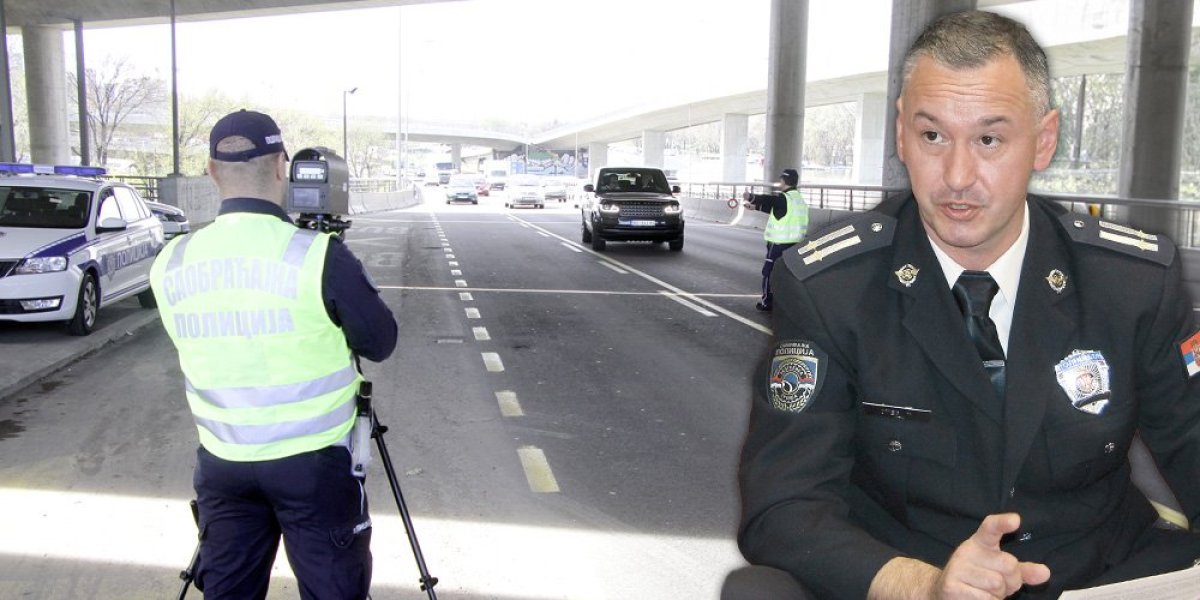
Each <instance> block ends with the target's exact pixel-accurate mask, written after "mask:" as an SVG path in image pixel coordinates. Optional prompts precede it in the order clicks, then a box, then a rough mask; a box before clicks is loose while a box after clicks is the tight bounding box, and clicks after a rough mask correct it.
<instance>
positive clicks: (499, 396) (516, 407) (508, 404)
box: [496, 390, 525, 417]
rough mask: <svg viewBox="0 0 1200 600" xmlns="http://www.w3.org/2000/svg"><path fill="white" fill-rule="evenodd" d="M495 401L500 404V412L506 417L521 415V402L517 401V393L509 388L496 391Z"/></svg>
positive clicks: (522, 414)
mask: <svg viewBox="0 0 1200 600" xmlns="http://www.w3.org/2000/svg"><path fill="white" fill-rule="evenodd" d="M496 403H497V404H499V405H500V414H502V415H504V416H506V417H523V416H525V411H523V410H521V403H520V402H518V401H517V393H516V392H513V391H510V390H500V391H499V392H496Z"/></svg>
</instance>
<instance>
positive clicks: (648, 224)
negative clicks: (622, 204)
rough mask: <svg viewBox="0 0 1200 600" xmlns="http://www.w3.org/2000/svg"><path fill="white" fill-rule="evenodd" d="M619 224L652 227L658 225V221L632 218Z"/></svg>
mask: <svg viewBox="0 0 1200 600" xmlns="http://www.w3.org/2000/svg"><path fill="white" fill-rule="evenodd" d="M621 224H622V225H629V226H630V227H654V226H655V225H658V222H657V221H646V220H642V219H634V220H629V221H621Z"/></svg>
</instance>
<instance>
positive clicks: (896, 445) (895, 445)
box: [887, 440, 904, 452]
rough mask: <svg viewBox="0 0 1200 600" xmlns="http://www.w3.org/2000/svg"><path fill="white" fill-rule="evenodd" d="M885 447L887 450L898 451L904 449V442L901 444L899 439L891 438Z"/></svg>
mask: <svg viewBox="0 0 1200 600" xmlns="http://www.w3.org/2000/svg"><path fill="white" fill-rule="evenodd" d="M887 449H888V451H889V452H899V451H901V450H903V449H904V444H901V443H900V440H892V441H890V442H888V445H887Z"/></svg>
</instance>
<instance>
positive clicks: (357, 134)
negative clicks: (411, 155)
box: [346, 126, 395, 179]
mask: <svg viewBox="0 0 1200 600" xmlns="http://www.w3.org/2000/svg"><path fill="white" fill-rule="evenodd" d="M349 138H350V156H349V157H347V158H346V164H347V166H348V168H349V170H350V176H351V177H352V178H354V179H362V178H370V177H380V176H381V175H382V172H383V169H384V166H385V165H386V163H387V157H388V151H389V150H390V149H391V148H392V147H393V146H395V144H394V143H393V142H392V141H390V139H389V138H388V136H387V134H386V133H384V132H383V131H381V130H380V129H379V128H378V127H374V126H360V127H355V128H354V129H352V130H350V136H349Z"/></svg>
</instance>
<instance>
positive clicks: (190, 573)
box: [178, 500, 203, 600]
mask: <svg viewBox="0 0 1200 600" xmlns="http://www.w3.org/2000/svg"><path fill="white" fill-rule="evenodd" d="M189 504H190V505H191V507H192V519H193V520H194V521H196V528H197V529H199V528H200V507H199V506H197V505H196V501H195V500H192V501H191V502H190V503H189ZM196 537H197V538H199V537H200V536H199V535H197V536H196ZM199 567H200V541H199V540H197V541H196V549H195V550H193V551H192V560H191V562H189V563H188V566H187V568H186V569H184V570H182V571H180V572H179V578H180V579H182V580H183V584H182V585H180V586H179V596H178V599H179V600H183V599H184V597H185V596H187V591H188V586H189V585H191V584H192V583H193V582H194V581H195V580H196V569H198V568H199ZM196 589H200V588H199V587H197V588H196ZM201 591H203V590H201Z"/></svg>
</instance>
